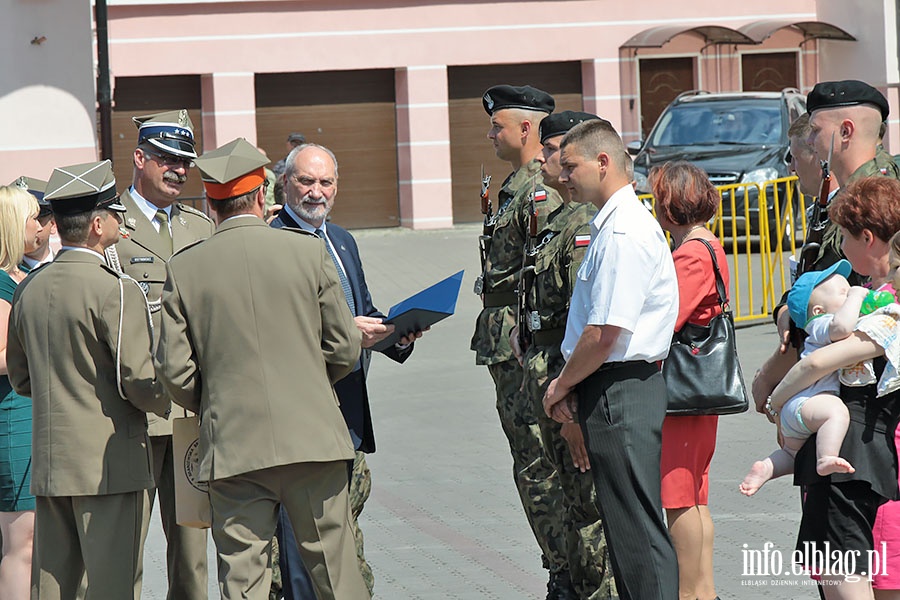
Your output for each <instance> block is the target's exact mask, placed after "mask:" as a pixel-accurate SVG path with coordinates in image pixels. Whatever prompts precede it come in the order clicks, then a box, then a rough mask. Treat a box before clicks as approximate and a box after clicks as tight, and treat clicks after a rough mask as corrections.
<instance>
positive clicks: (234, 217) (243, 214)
mask: <svg viewBox="0 0 900 600" xmlns="http://www.w3.org/2000/svg"><path fill="white" fill-rule="evenodd" d="M241 217H252V218H254V219H259V217H257V216H256V215H251V214H249V213H241V214H239V215H231V216H230V217H228V218H227V219H225V220H224V221H222V222H221V223H220V225H224V224H225V223H227V222H228V221H231V220H232V219H240V218H241Z"/></svg>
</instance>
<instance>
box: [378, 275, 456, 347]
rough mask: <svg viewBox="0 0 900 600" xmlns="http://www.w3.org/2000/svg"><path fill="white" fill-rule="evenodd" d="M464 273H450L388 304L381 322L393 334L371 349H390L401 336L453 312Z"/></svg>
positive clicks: (430, 324)
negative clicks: (395, 302)
mask: <svg viewBox="0 0 900 600" xmlns="http://www.w3.org/2000/svg"><path fill="white" fill-rule="evenodd" d="M464 272H465V271H460V272H459V273H454V274H453V275H451V276H450V277H448V278H447V279H444V280H443V281H439V282H437V283H436V284H434V285H433V286H431V287H428V288H425V289H424V290H422V291H421V292H419V293H418V294H414V295H412V296H410V297H409V298H407V299H406V300H404V301H402V302H399V303H398V304H395V305H394V306H392V307H391V310H390V311H389V312H388V315H387V318H386V319H385V320H384V322H385V323H390V324H392V325H393V326H394V333H392V334H391V335H389V336H387V337H386V338H384V339H383V340H381V341H380V342H378V343H377V344H375V345H374V346H372V350H375V351H381V350H384V349H385V348H390V347H391V346H393V345H394V344H396V343H397V342H399V341H400V338H402V337H403V336H405V335H407V334H410V333H413V332H415V331H421V330H423V329H425V328H426V327H431V326H432V325H434V324H435V323H437V322H438V321H440V320H442V319H446V318H447V317H449V316H450V315H452V314H453V313H454V312H456V299H457V298H458V297H459V288H460V285H462V278H463V273H464Z"/></svg>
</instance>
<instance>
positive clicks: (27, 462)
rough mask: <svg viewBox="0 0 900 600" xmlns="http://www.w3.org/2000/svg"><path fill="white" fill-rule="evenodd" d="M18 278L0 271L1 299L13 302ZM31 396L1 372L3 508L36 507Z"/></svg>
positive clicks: (0, 490) (0, 481) (0, 499)
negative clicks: (23, 394) (17, 391)
mask: <svg viewBox="0 0 900 600" xmlns="http://www.w3.org/2000/svg"><path fill="white" fill-rule="evenodd" d="M15 291H16V282H15V281H14V280H13V279H12V277H10V276H9V274H8V273H6V272H5V271H0V300H5V301H6V302H9V303H10V304H12V299H13V293H14V292H15ZM30 485H31V398H26V397H25V396H20V395H18V394H17V393H16V392H15V391H13V389H12V385H10V383H9V377H7V376H6V375H0V512H15V511H20V510H34V496H32V495H31V490H30V489H29V486H30Z"/></svg>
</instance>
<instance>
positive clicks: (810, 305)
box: [740, 260, 895, 496]
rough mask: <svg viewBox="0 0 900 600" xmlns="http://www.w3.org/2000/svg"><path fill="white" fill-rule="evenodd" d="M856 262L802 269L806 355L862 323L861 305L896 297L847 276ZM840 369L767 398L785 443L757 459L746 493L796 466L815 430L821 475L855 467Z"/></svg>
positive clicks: (796, 311) (797, 315) (793, 307)
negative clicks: (777, 398) (848, 450)
mask: <svg viewBox="0 0 900 600" xmlns="http://www.w3.org/2000/svg"><path fill="white" fill-rule="evenodd" d="M850 270H851V267H850V263H849V262H847V261H846V260H841V261H839V262H837V263H835V264H834V265H832V266H831V267H830V268H828V269H826V270H824V271H811V272H808V273H804V274H803V275H801V276H800V277H799V278H798V279H797V282H796V283H795V284H794V286H793V287H792V288H791V291H790V292H789V293H788V302H787V304H788V310H789V311H790V314H791V319H792V320H793V321H794V323H795V324H796V325H797V326H798V327H802V328H803V329H804V330H805V331H806V333H807V334H808V337H807V338H806V343H805V344H804V346H803V353H802V354H801V358H802V357H804V356H806V355H807V354H809V353H811V352H813V351H814V350H817V349H819V348H821V347H822V346H825V345H826V344H830V343H832V342H836V341H838V340H842V339H844V338H846V337H849V336H850V334H851V333H853V330H854V329H855V328H856V324H857V320H858V318H859V316H860V311H861V309H863V306H864V304H865V309H864V310H863V311H862V312H864V313H866V314H868V313H870V312H872V311H873V310H876V309H877V308H878V307H879V306H881V305H883V304H884V303H890V302H894V301H895V300H894V297H893V295H892V294H890V293H884V292H870V291H869V290H867V289H866V288H863V287H857V286H854V287H851V286H850V284H849V283H848V282H847V276H848V275H849V274H850ZM839 391H840V381H839V378H838V372H834V373H831V374H830V375H827V376H825V377H823V378H822V379H820V380H818V381H817V382H815V383H814V384H813V385H811V386H809V387H808V388H806V389H804V390H803V391H801V392H800V393H798V394H797V395H795V396H793V397H792V398H790V399H789V400H788V401H787V402H785V403H784V406H776V405H775V404H774V403H771V402H766V412H768V413H769V415H770V416H772V417H774V418H775V420H776V424H777V425H778V426H779V429H780V431H781V435H782V440H783V445H782V448H781V449H779V450H776V451H775V452H773V453H772V454H770V455H769V456H768V457H767V458H765V459H763V460H759V461H756V462H755V463H753V467H752V468H751V469H750V472H749V473H748V474H747V476H746V477H745V478H744V481H743V482H742V483H741V485H740V490H741V493H743V494H744V495H746V496H752V495H753V494H755V493H756V491H757V490H759V488H761V487H762V486H763V484H765V483H766V482H767V481H769V480H770V479H773V478H775V477H781V476H782V475H787V474H788V473H793V471H794V456H795V455H796V454H797V451H798V450H799V449H800V448H801V447H802V446H803V444H804V442H805V441H806V439H807V438H808V437H809V436H811V435H812V434H813V433H818V436H817V438H816V458H817V460H816V471H817V472H818V473H819V475H829V474H831V473H853V472H854V468H853V466H852V465H851V464H850V463H849V462H847V461H846V460H844V459H843V458H841V457H840V456H838V453H839V452H840V449H841V444H842V443H843V441H844V435H845V434H846V433H847V427H848V426H849V424H850V415H849V413H848V412H847V407H846V406H845V405H844V403H843V402H842V401H841V399H840V398H839V397H838V392H839Z"/></svg>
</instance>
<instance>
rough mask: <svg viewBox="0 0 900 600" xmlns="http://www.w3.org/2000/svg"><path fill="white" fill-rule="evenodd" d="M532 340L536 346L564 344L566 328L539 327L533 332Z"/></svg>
mask: <svg viewBox="0 0 900 600" xmlns="http://www.w3.org/2000/svg"><path fill="white" fill-rule="evenodd" d="M531 336H532V341H533V343H534V345H535V346H559V345H560V344H562V341H563V338H565V337H566V330H565V329H563V328H562V327H559V328H557V329H547V330H543V329H539V330H538V331H535V332H533V333H532V334H531Z"/></svg>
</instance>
